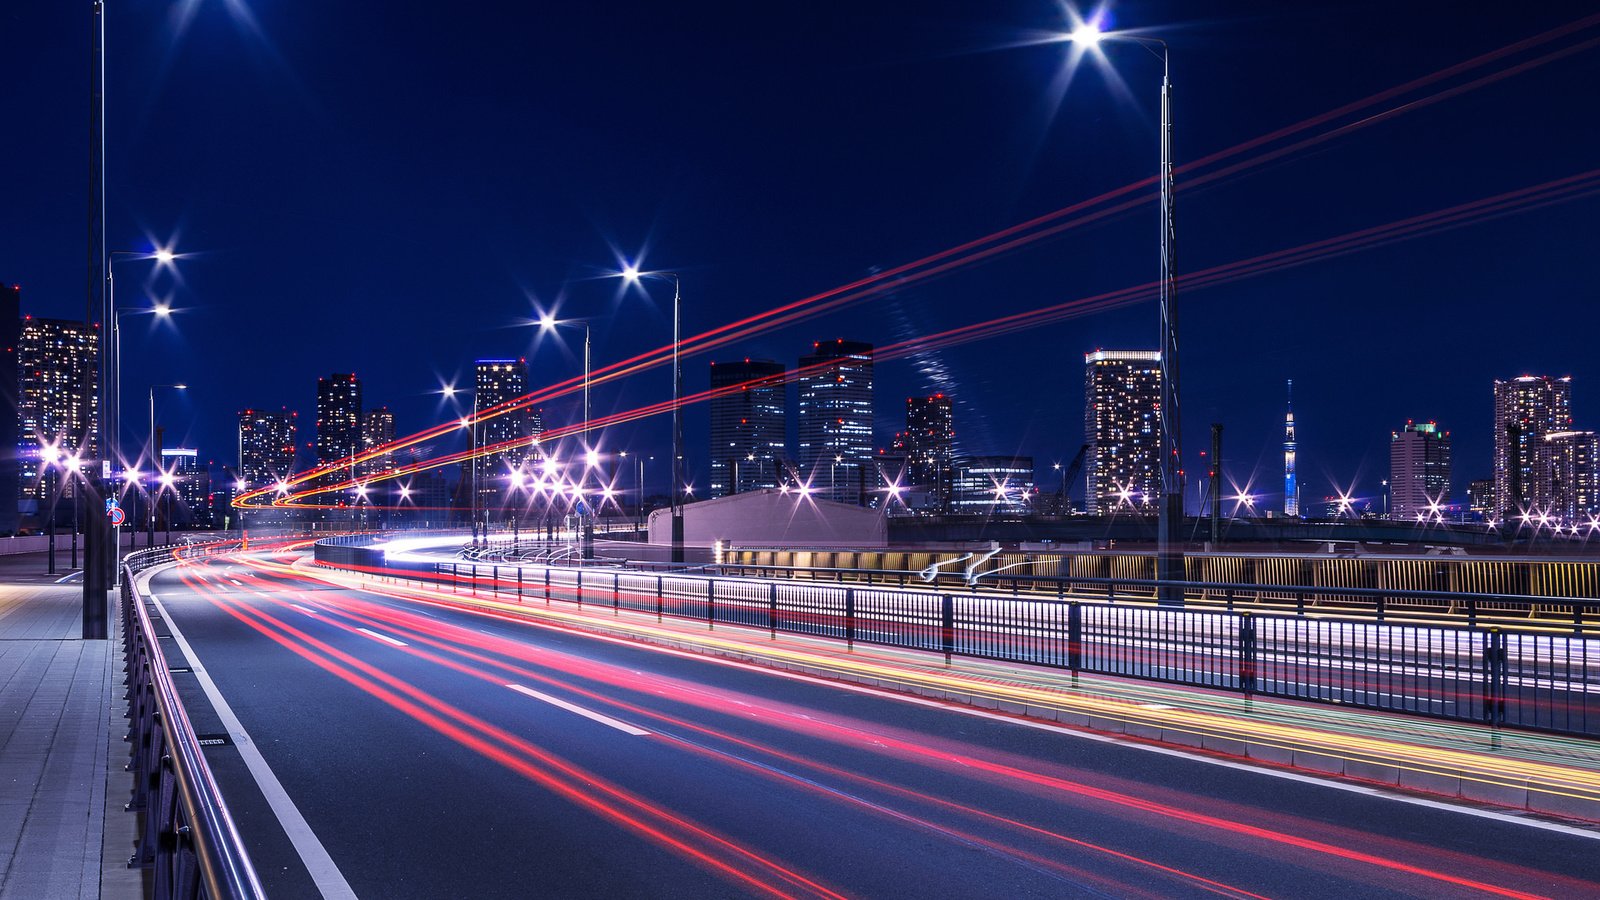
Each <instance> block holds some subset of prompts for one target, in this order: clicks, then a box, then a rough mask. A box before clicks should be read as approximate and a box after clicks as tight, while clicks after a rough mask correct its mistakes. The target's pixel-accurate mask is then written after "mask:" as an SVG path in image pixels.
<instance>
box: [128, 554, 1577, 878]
mask: <svg viewBox="0 0 1600 900" xmlns="http://www.w3.org/2000/svg"><path fill="white" fill-rule="evenodd" d="M151 592H152V593H153V594H154V595H155V596H156V597H157V598H158V599H159V601H160V604H161V606H162V607H163V608H164V609H165V610H166V611H167V614H168V615H169V616H170V618H171V620H172V621H173V622H174V623H175V624H176V625H177V627H178V628H179V629H181V631H182V633H183V635H184V636H185V637H186V638H187V639H188V641H189V642H190V644H191V646H192V648H193V650H194V654H195V656H196V657H197V659H198V661H199V662H200V663H201V664H203V666H204V667H205V669H206V670H207V671H208V672H209V674H210V676H211V678H212V679H214V681H215V683H216V685H217V686H218V688H219V689H220V691H221V694H222V696H223V697H224V698H225V699H226V701H227V702H228V704H229V705H230V706H231V708H232V711H233V713H234V714H235V715H236V716H237V717H238V720H239V722H240V724H242V726H243V727H244V729H245V730H246V731H247V732H248V733H249V734H250V736H251V737H252V738H253V739H254V744H255V747H256V748H257V749H258V750H259V751H260V754H261V757H262V758H263V759H264V760H265V762H266V763H267V764H268V765H269V766H270V767H271V769H272V771H273V773H274V774H275V776H276V778H277V780H278V781H279V782H281V784H282V787H283V789H284V792H285V794H286V796H287V798H288V800H289V801H291V802H292V804H293V806H294V807H295V808H296V809H297V810H298V812H299V814H301V815H302V816H303V818H304V821H305V823H306V824H307V825H308V826H309V830H310V831H311V832H313V833H314V834H315V836H316V838H317V839H319V840H320V842H321V844H322V845H323V846H324V847H325V848H326V852H327V856H328V858H329V859H331V861H332V864H333V865H334V866H336V867H337V869H338V871H339V872H340V873H341V874H342V877H343V879H344V880H345V881H347V882H348V884H349V885H350V887H351V888H352V889H353V890H354V892H355V893H356V894H357V895H359V896H362V897H385V898H389V897H428V898H434V897H633V896H652V897H707V896H740V895H769V896H770V895H777V896H834V895H843V896H868V897H904V896H926V897H1072V896H1100V897H1139V896H1147V897H1172V896H1200V895H1207V896H1214V895H1216V894H1219V893H1220V894H1222V895H1223V896H1250V895H1261V896H1269V897H1323V896H1326V897H1340V898H1348V897H1371V896H1407V895H1410V896H1428V897H1438V896H1476V895H1484V894H1486V893H1487V894H1490V895H1495V894H1498V895H1501V896H1507V895H1509V896H1520V895H1538V896H1553V897H1578V896H1600V841H1597V840H1595V839H1594V838H1591V837H1585V836H1580V835H1577V834H1571V833H1566V832H1561V831H1551V830H1544V829H1535V828H1533V827H1531V826H1529V825H1526V824H1522V823H1519V822H1515V821H1507V820H1505V819H1502V818H1485V817H1479V816H1474V815H1469V814H1466V813H1463V812H1460V811H1456V810H1453V809H1449V808H1443V807H1435V806H1424V805H1416V804H1409V803H1401V802H1397V801H1394V800H1390V799H1385V798H1383V797H1379V796H1372V795H1367V794H1360V793H1352V792H1348V791H1342V790H1338V789H1336V788H1333V787H1329V786H1327V785H1325V784H1322V783H1319V782H1316V781H1313V780H1291V779H1285V778H1281V777H1274V776H1271V775H1267V774H1263V773H1261V772H1258V771H1253V770H1249V769H1245V768H1239V767H1225V766H1219V765H1215V764H1212V763H1208V762H1204V761H1200V760H1197V759H1194V758H1191V757H1188V756H1184V755H1181V754H1157V753H1152V752H1150V751H1148V750H1145V749H1140V748H1137V747H1133V746H1129V745H1126V744H1119V743H1111V742H1104V741H1097V740H1091V739H1089V738H1087V737H1082V736H1078V735H1074V734H1071V733H1066V732H1062V731H1059V730H1044V729H1037V728H1030V727H1027V726H1025V725H1021V724H1017V723H1016V722H1012V721H1006V720H1003V719H1001V718H998V717H994V718H985V717H977V716H973V715H966V714H962V713H960V712H956V711H952V710H951V709H947V708H943V707H940V706H937V705H933V704H930V703H926V702H908V701H907V700H905V699H899V698H893V697H887V696H881V695H877V694H873V693H869V692H864V691H856V690H846V689H843V688H841V687H839V686H835V685H830V684H824V683H820V682H814V681H809V680H802V679H796V678H790V677H783V676H780V675H778V674H776V673H772V672H768V671H763V670H760V669H755V668H750V667H745V666H739V665H729V664H721V663H718V662H714V661H711V660H708V659H705V658H698V657H691V656H684V655H679V654H673V653H669V652H665V651H662V650H658V649H650V648H645V647H640V646H635V645H631V644H626V643H621V642H614V641H608V640H605V639H602V638H599V637H595V636H590V635H585V634H580V633H575V632H571V631H567V630H561V629H556V628H551V627H539V626H535V625H530V624H526V623H521V622H511V621H504V620H500V619H493V618H488V617H484V616H478V615H471V614H468V613H462V612H453V611H448V610H444V609H440V608H437V607H428V606H424V605H420V604H416V603H414V602H411V601H407V600H402V599H397V598H390V597H385V596H382V595H380V594H376V593H371V592H357V591H353V590H345V589H335V588H330V587H327V586H325V585H321V584H317V583H314V582H309V581H305V580H302V579H299V578H296V577H292V576H286V575H283V574H279V573H276V572H269V571H263V570H261V569H258V568H254V567H252V566H250V565H248V564H246V563H244V562H239V561H231V562H230V561H220V562H214V563H211V564H206V565H196V566H189V567H184V568H180V569H173V570H168V571H165V572H162V573H159V574H158V575H157V576H156V577H155V579H154V583H153V586H152V591H151ZM169 652H171V653H173V654H174V656H179V657H181V656H182V654H181V653H180V652H179V651H178V650H177V648H175V647H170V648H169ZM181 662H182V660H181V659H180V660H176V661H175V664H178V663H181ZM178 677H179V678H180V679H183V680H181V681H180V687H181V688H182V689H183V691H184V694H185V699H186V704H187V705H188V706H189V708H190V710H191V713H192V715H193V717H194V719H195V720H196V726H197V729H198V730H200V731H202V732H221V731H224V730H225V729H224V728H223V726H222V725H221V723H220V720H218V719H217V717H216V716H215V715H214V714H213V713H211V712H210V710H209V707H208V704H207V701H206V699H205V696H204V695H203V694H202V693H201V691H200V689H199V686H198V684H197V683H196V682H195V679H194V676H193V675H192V674H188V675H186V674H180V675H179V676H178ZM513 685H514V686H515V687H512V686H513ZM207 755H208V758H209V759H210V760H211V761H212V765H213V767H214V768H215V769H216V771H217V774H218V777H219V778H220V779H221V782H222V787H223V790H224V794H225V796H226V798H227V800H228V802H229V804H230V806H231V807H232V809H233V811H234V814H235V817H236V819H237V820H238V821H239V822H240V825H241V828H242V829H243V830H244V833H245V836H246V839H247V842H248V843H249V845H250V847H251V853H252V855H253V857H254V861H255V863H256V866H257V869H258V871H259V872H260V873H261V875H262V877H263V880H264V881H265V883H266V885H267V887H268V890H269V892H270V893H271V894H272V895H274V896H284V897H299V896H314V895H315V887H314V884H315V882H314V881H313V878H312V876H311V875H309V874H308V872H307V871H306V867H305V865H303V863H302V860H301V857H300V854H299V853H297V851H296V849H295V846H294V844H293V843H292V842H291V840H290V838H289V837H288V832H287V831H286V830H285V829H284V828H283V827H282V826H281V825H280V824H279V822H278V819H279V817H278V816H276V815H275V814H274V813H273V811H272V809H271V808H270V807H269V803H268V801H267V800H266V798H265V795H264V794H263V793H262V792H261V790H259V789H258V788H257V785H256V780H255V779H254V778H253V777H252V776H251V774H250V772H249V771H248V768H247V766H246V764H245V763H244V761H243V759H242V757H241V756H240V754H239V748H237V747H233V746H216V747H211V748H208V750H207ZM291 830H292V829H291ZM1508 892H1509V893H1508Z"/></svg>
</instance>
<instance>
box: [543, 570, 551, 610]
mask: <svg viewBox="0 0 1600 900" xmlns="http://www.w3.org/2000/svg"><path fill="white" fill-rule="evenodd" d="M544 605H545V606H549V605H550V567H549V566H545V567H544Z"/></svg>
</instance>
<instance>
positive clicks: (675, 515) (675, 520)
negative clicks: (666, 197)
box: [622, 266, 683, 563]
mask: <svg viewBox="0 0 1600 900" xmlns="http://www.w3.org/2000/svg"><path fill="white" fill-rule="evenodd" d="M622 277H623V278H624V279H626V280H627V281H628V282H629V283H630V284H637V283H639V282H640V281H642V280H644V279H646V278H665V279H670V280H671V281H672V485H671V491H670V493H669V494H668V496H669V497H670V498H671V502H672V561H673V562H675V563H681V562H683V410H682V409H681V408H680V404H681V401H682V398H683V367H682V366H681V365H679V364H678V349H679V342H680V333H679V322H680V318H679V311H680V309H681V307H682V301H683V282H682V280H681V279H679V278H678V273H676V272H641V271H639V268H638V267H637V266H628V267H626V268H624V269H623V270H622Z"/></svg>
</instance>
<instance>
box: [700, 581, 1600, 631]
mask: <svg viewBox="0 0 1600 900" xmlns="http://www.w3.org/2000/svg"><path fill="white" fill-rule="evenodd" d="M709 568H710V569H712V570H714V571H716V572H718V573H720V574H723V575H729V576H734V577H746V578H782V579H786V580H796V581H817V582H831V583H835V584H861V585H866V586H868V587H872V586H884V587H896V588H899V589H902V590H933V591H938V590H948V589H952V588H955V589H960V588H963V587H966V588H969V589H972V588H982V587H987V588H988V590H989V592H991V593H993V594H996V595H1006V596H1010V597H1012V598H1014V599H1022V600H1034V599H1055V600H1066V599H1073V598H1076V599H1084V600H1093V601H1096V602H1104V603H1112V604H1115V603H1134V604H1137V603H1146V604H1154V603H1155V602H1156V593H1157V588H1158V587H1159V586H1160V584H1161V582H1158V581H1155V580H1153V579H1148V578H1105V577H1099V576H1088V575H1078V576H1072V575H1064V576H1055V575H1049V576H1040V575H1019V574H996V573H994V572H977V573H975V574H976V577H975V578H969V577H968V576H967V575H966V574H965V573H964V572H963V571H962V570H961V569H960V568H959V567H954V568H949V569H943V570H940V571H938V572H937V573H934V575H933V577H931V578H928V577H925V574H924V572H922V571H912V570H906V569H854V568H829V567H817V566H774V565H761V564H750V563H723V564H720V565H715V566H711V567H709ZM1171 584H1172V585H1173V586H1175V587H1178V588H1181V589H1182V590H1183V591H1184V594H1185V598H1184V599H1185V605H1186V606H1190V605H1192V606H1196V607H1199V608H1206V607H1212V608H1217V607H1220V608H1223V609H1228V610H1238V609H1244V608H1248V609H1251V610H1255V611H1258V612H1286V613H1293V614H1294V615H1319V616H1329V617H1338V618H1348V619H1353V620H1359V621H1377V622H1384V621H1390V620H1401V621H1403V620H1406V619H1408V618H1409V619H1437V618H1439V617H1440V616H1447V617H1454V618H1458V619H1459V620H1460V621H1462V622H1464V623H1466V624H1467V625H1469V626H1476V625H1480V624H1498V625H1504V626H1506V627H1519V626H1527V625H1530V624H1537V623H1534V622H1532V621H1530V620H1534V619H1539V620H1541V621H1544V622H1547V623H1549V624H1550V625H1551V626H1552V627H1555V626H1559V627H1564V628H1570V630H1571V631H1572V633H1574V634H1585V635H1596V636H1600V600H1597V599H1594V598H1589V597H1533V596H1528V595H1526V594H1493V593H1456V592H1452V591H1428V590H1410V589H1404V588H1367V587H1342V586H1338V585H1273V584H1260V583H1255V582H1250V583H1228V582H1216V581H1179V582H1172V583H1171Z"/></svg>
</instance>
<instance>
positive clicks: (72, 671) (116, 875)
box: [0, 554, 144, 900]
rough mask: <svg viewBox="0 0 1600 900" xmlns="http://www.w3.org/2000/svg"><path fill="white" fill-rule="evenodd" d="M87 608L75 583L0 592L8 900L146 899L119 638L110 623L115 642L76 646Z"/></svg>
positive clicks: (1, 787) (0, 871) (0, 804)
mask: <svg viewBox="0 0 1600 900" xmlns="http://www.w3.org/2000/svg"><path fill="white" fill-rule="evenodd" d="M33 555H34V554H28V556H33ZM8 562H11V563H13V565H12V566H7V568H13V567H20V569H19V574H20V571H21V570H26V569H29V568H37V567H30V566H23V565H22V563H23V561H22V560H15V561H8ZM38 562H40V563H42V562H43V559H42V557H41V558H40V559H39V560H38ZM41 571H42V569H41ZM4 574H9V573H0V575H4ZM19 580H21V579H19ZM82 603H83V589H82V588H81V587H78V586H75V585H73V586H67V585H63V586H59V587H58V586H55V585H52V584H50V583H49V582H48V581H46V582H45V583H44V584H37V583H34V584H15V583H12V584H0V900H10V898H17V900H24V898H26V900H40V898H49V900H56V898H74V897H77V898H100V897H104V898H122V897H127V898H139V897H143V895H144V891H143V886H142V877H141V874H140V873H139V872H137V871H134V870H129V869H128V868H127V867H126V866H127V859H128V857H129V856H131V855H132V853H133V848H134V840H135V829H136V825H137V822H136V818H135V816H134V815H133V814H131V813H127V812H124V811H123V808H122V807H123V804H125V803H126V802H127V800H128V797H129V796H130V790H131V787H132V779H131V776H129V775H128V774H127V773H125V772H124V771H123V763H124V762H125V761H126V756H127V745H126V744H124V743H123V742H122V736H123V734H124V733H126V730H127V723H126V721H125V720H124V719H123V712H124V710H125V708H126V707H125V704H124V702H123V700H122V693H123V687H122V677H121V674H122V665H121V662H120V660H119V657H120V655H121V647H122V644H121V634H120V629H118V628H117V627H116V626H117V620H116V616H115V615H114V614H113V616H112V626H113V634H112V639H111V640H107V641H85V640H82V639H80V637H79V634H80V631H81V627H82V626H81V616H82ZM108 810H109V812H108Z"/></svg>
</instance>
